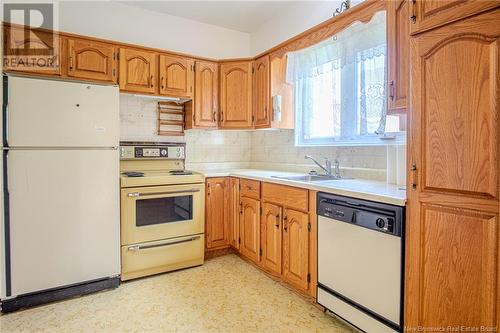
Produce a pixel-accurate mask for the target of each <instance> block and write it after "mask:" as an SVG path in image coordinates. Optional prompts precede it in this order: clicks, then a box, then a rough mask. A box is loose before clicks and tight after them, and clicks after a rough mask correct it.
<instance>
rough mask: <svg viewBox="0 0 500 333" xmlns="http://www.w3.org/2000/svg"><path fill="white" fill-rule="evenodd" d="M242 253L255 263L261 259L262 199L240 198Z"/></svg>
mask: <svg viewBox="0 0 500 333" xmlns="http://www.w3.org/2000/svg"><path fill="white" fill-rule="evenodd" d="M240 205H241V208H240V209H241V210H240V228H241V229H240V234H241V244H240V253H241V254H242V255H243V256H245V257H247V258H248V259H250V260H251V261H253V262H255V263H259V261H260V255H259V252H260V201H259V200H256V199H252V198H246V197H242V198H241V199H240Z"/></svg>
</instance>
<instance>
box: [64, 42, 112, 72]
mask: <svg viewBox="0 0 500 333" xmlns="http://www.w3.org/2000/svg"><path fill="white" fill-rule="evenodd" d="M66 43H67V47H68V53H67V64H68V76H71V77H74V78H80V79H89V80H98V81H108V82H116V78H117V75H116V74H117V73H116V67H117V62H118V61H117V57H118V55H117V54H116V48H115V46H114V45H113V44H107V43H101V42H96V41H92V40H86V39H79V38H68V39H67V40H66Z"/></svg>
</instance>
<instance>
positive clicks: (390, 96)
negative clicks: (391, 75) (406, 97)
mask: <svg viewBox="0 0 500 333" xmlns="http://www.w3.org/2000/svg"><path fill="white" fill-rule="evenodd" d="M389 98H390V99H391V101H393V100H394V81H391V82H389Z"/></svg>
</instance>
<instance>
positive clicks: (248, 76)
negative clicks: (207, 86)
mask: <svg viewBox="0 0 500 333" xmlns="http://www.w3.org/2000/svg"><path fill="white" fill-rule="evenodd" d="M220 86H221V89H220V94H221V95H220V107H221V110H220V118H221V119H220V120H221V121H220V127H222V128H252V127H253V122H252V62H251V61H241V62H228V63H223V64H221V65H220Z"/></svg>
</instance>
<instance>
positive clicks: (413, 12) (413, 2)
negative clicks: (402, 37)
mask: <svg viewBox="0 0 500 333" xmlns="http://www.w3.org/2000/svg"><path fill="white" fill-rule="evenodd" d="M411 3H412V14H411V16H410V20H411V23H413V24H415V23H417V15H416V14H415V4H416V0H412V2H411Z"/></svg>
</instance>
